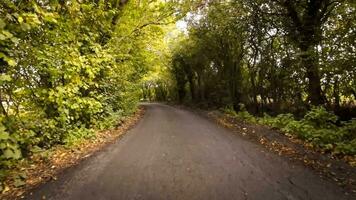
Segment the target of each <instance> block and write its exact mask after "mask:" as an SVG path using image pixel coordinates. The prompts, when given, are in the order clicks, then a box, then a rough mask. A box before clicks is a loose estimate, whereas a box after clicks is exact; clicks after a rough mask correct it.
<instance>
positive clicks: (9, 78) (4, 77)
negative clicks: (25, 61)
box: [0, 74, 12, 83]
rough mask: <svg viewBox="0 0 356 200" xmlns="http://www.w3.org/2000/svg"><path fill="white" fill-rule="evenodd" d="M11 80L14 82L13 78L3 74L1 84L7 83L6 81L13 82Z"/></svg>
mask: <svg viewBox="0 0 356 200" xmlns="http://www.w3.org/2000/svg"><path fill="white" fill-rule="evenodd" d="M11 80H12V78H11V76H10V75H8V74H1V75H0V83H1V82H5V81H11Z"/></svg>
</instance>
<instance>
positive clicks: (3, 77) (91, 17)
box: [0, 0, 175, 186]
mask: <svg viewBox="0 0 356 200" xmlns="http://www.w3.org/2000/svg"><path fill="white" fill-rule="evenodd" d="M174 10H175V8H174V7H173V5H172V3H171V2H166V3H164V2H161V1H158V0H154V1H148V0H132V1H127V2H126V3H118V1H111V0H109V1H79V0H73V1H36V0H29V1H21V2H20V1H9V0H4V1H3V2H2V3H1V4H0V174H2V173H3V172H4V174H6V173H5V172H6V171H7V170H11V169H12V168H14V166H16V163H17V162H18V161H19V160H21V159H24V158H27V157H28V156H30V155H31V154H33V153H35V152H38V151H39V150H46V149H49V148H51V147H53V146H54V145H67V146H71V145H75V144H77V143H78V142H80V141H81V140H83V139H88V138H91V137H94V136H95V134H94V133H95V130H97V129H104V128H111V127H112V126H115V125H117V124H118V123H119V122H120V120H122V119H123V117H125V116H127V115H129V114H131V113H132V112H134V111H135V110H136V108H137V104H138V102H139V100H140V89H141V88H140V85H141V83H142V80H143V79H144V77H145V76H146V75H147V74H148V73H149V72H150V71H152V68H151V65H152V64H154V63H156V64H157V65H158V66H160V67H162V65H163V64H159V62H163V61H162V60H160V59H159V58H160V52H158V51H156V50H157V49H160V48H159V47H157V46H158V44H160V43H161V42H162V41H163V37H164V34H165V32H164V31H163V30H162V27H161V26H160V25H161V24H167V23H168V22H170V21H172V20H174V18H173V17H172V13H173V12H174ZM2 178H3V176H0V181H1V180H2ZM22 183H23V182H22V180H21V179H16V180H15V184H16V185H18V186H20V185H22Z"/></svg>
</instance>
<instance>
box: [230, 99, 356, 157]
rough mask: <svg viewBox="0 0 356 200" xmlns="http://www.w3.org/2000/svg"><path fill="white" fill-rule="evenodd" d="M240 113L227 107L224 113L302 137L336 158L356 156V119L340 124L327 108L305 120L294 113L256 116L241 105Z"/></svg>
mask: <svg viewBox="0 0 356 200" xmlns="http://www.w3.org/2000/svg"><path fill="white" fill-rule="evenodd" d="M240 110H241V111H240V112H235V111H234V110H233V109H231V108H229V107H226V108H224V109H223V112H225V113H226V114H228V115H230V116H232V117H235V118H238V119H240V120H243V121H246V122H250V123H258V124H262V125H267V126H270V127H272V128H276V129H279V130H281V131H282V132H283V133H284V134H286V135H287V136H294V137H297V138H300V139H302V140H304V141H306V142H308V143H310V144H312V146H314V147H317V148H319V149H321V150H322V151H324V152H331V153H333V154H334V155H356V119H353V120H351V121H347V122H341V123H337V122H338V120H339V119H338V117H337V116H336V115H335V114H334V113H332V112H329V111H327V110H326V109H325V108H324V107H313V108H312V109H311V110H310V111H309V112H308V113H307V114H306V115H305V116H304V117H303V118H302V119H301V120H297V119H295V117H294V116H293V115H292V114H280V115H278V116H276V117H272V116H270V115H268V114H264V116H263V117H255V116H253V115H251V114H250V113H249V112H248V111H246V110H245V109H244V106H243V105H242V106H241V109H240Z"/></svg>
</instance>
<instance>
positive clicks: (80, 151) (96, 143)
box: [0, 107, 144, 200]
mask: <svg viewBox="0 0 356 200" xmlns="http://www.w3.org/2000/svg"><path fill="white" fill-rule="evenodd" d="M143 114H144V108H143V107H140V108H139V109H138V110H137V111H136V112H135V113H134V114H133V115H132V116H130V117H127V118H125V119H124V120H122V121H121V122H120V123H119V124H118V125H117V127H116V128H115V129H111V130H106V131H101V132H98V133H97V134H96V136H95V137H94V138H91V139H87V140H84V141H82V142H80V143H79V144H76V145H75V146H73V147H70V148H68V147H64V146H57V147H55V148H53V149H51V150H48V151H46V152H45V154H35V155H33V156H32V157H31V158H29V159H28V161H26V162H24V163H23V165H22V166H19V167H18V170H14V172H13V173H14V174H23V175H22V176H24V177H25V179H24V180H23V183H22V185H21V186H18V187H15V186H14V185H16V183H14V181H13V180H7V181H5V186H6V189H5V190H4V191H3V192H2V193H0V199H12V200H15V199H21V198H23V197H24V196H23V195H24V193H25V192H26V191H30V190H31V189H34V188H36V187H37V186H38V185H40V184H42V183H44V182H47V181H50V180H56V179H57V178H56V176H57V175H59V174H60V173H61V172H62V171H63V170H64V169H67V168H69V167H71V166H74V165H77V164H78V163H80V162H81V161H82V160H84V159H87V158H89V157H91V156H92V155H93V154H94V153H96V152H98V151H100V150H102V149H103V148H105V147H106V146H108V145H109V144H112V143H114V142H115V141H117V139H119V138H120V137H122V136H123V135H124V134H125V133H126V132H127V131H128V130H129V129H131V128H132V127H133V126H134V125H135V124H136V123H137V122H138V121H139V119H140V118H141V117H142V116H143ZM15 182H16V181H15Z"/></svg>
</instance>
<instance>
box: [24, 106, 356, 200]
mask: <svg viewBox="0 0 356 200" xmlns="http://www.w3.org/2000/svg"><path fill="white" fill-rule="evenodd" d="M145 106H146V108H147V110H146V113H145V116H144V117H143V118H142V119H141V120H140V121H139V123H138V124H137V125H136V126H135V127H134V128H133V129H131V130H130V131H129V132H128V133H127V134H126V135H125V136H124V137H123V138H122V139H120V140H119V141H117V142H116V143H115V144H112V145H110V146H109V147H107V148H105V149H104V150H102V151H100V152H98V153H96V154H95V155H93V156H92V157H90V158H88V159H86V160H84V161H83V162H81V163H80V164H79V165H77V166H75V167H72V168H70V169H67V170H65V171H64V172H63V173H62V174H61V175H59V177H58V180H56V181H52V182H49V183H46V184H43V185H42V186H40V187H39V188H37V189H35V190H34V191H33V194H32V195H28V196H27V199H29V200H32V199H36V200H38V199H42V198H43V197H45V199H56V200H66V199H70V200H114V199H117V200H121V199H122V200H126V199H128V200H130V199H149V200H151V199H152V200H160V199H162V200H171V199H172V200H175V199H179V200H180V199H182V200H185V199H186V200H195V199H199V200H209V199H217V200H224V199H237V200H239V199H241V200H244V199H256V200H259V199H261V200H262V199H263V200H269V199H271V200H278V199H291V200H292V199H293V200H294V199H322V200H328V199H333V200H342V199H352V197H351V196H346V195H344V193H343V192H342V190H341V189H340V188H339V187H338V186H336V185H334V184H333V183H331V182H328V181H327V180H324V179H322V178H320V177H319V176H318V175H317V174H316V173H315V172H313V171H311V170H310V169H307V168H305V167H303V166H302V165H295V164H293V163H292V162H290V161H288V160H286V159H284V158H283V157H280V156H278V155H275V154H273V153H270V152H267V151H266V150H265V149H264V148H263V147H261V146H260V145H258V144H254V143H252V142H250V141H248V140H245V139H243V138H242V137H241V136H239V135H237V134H233V133H232V132H230V131H229V130H227V129H225V128H222V127H220V126H218V125H216V124H215V123H214V122H211V121H210V120H208V119H205V118H204V117H201V116H199V115H197V114H194V113H192V112H190V111H187V110H182V109H177V108H173V107H171V106H167V105H163V104H145Z"/></svg>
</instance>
